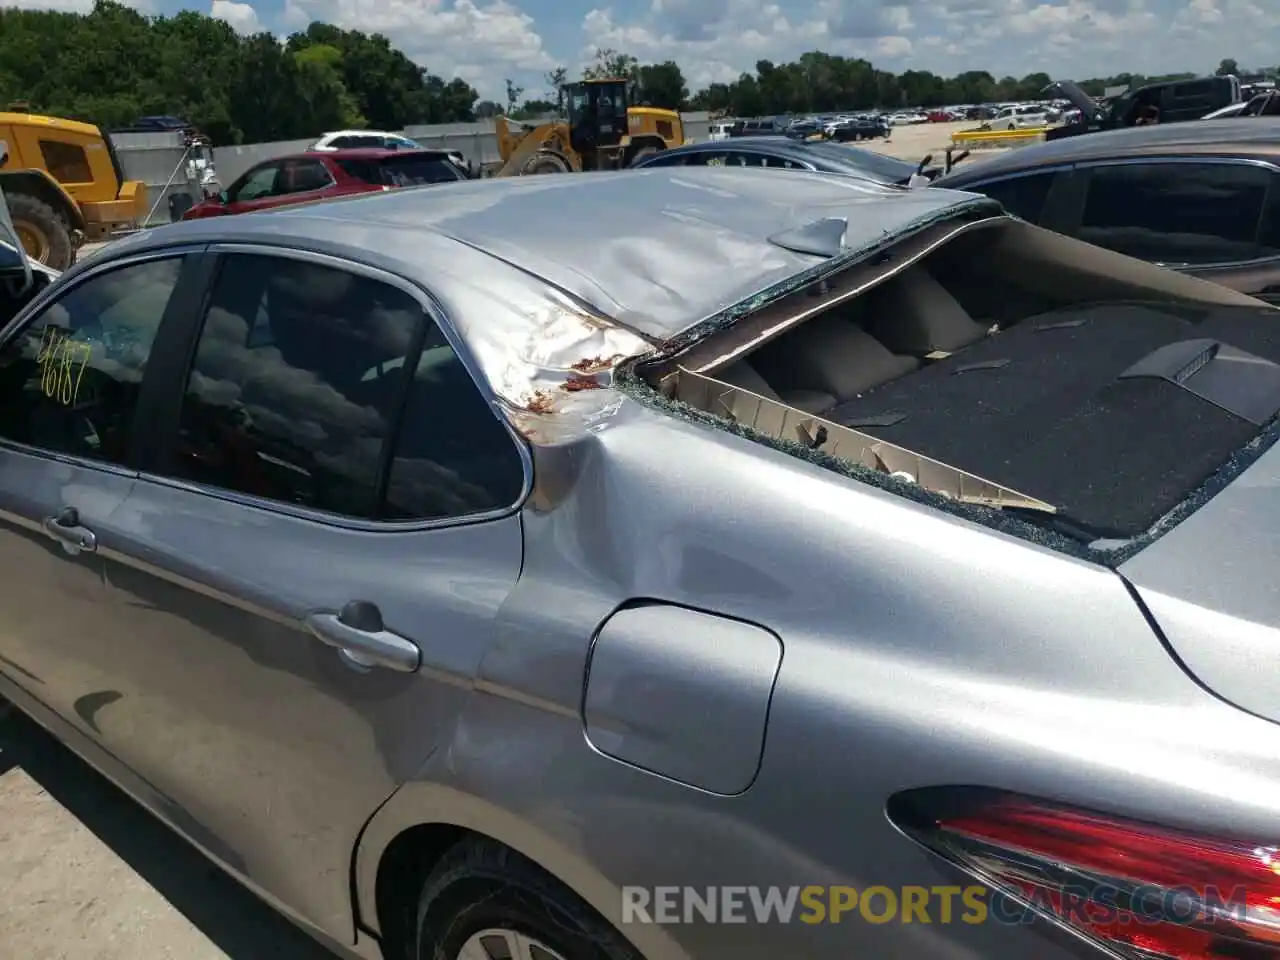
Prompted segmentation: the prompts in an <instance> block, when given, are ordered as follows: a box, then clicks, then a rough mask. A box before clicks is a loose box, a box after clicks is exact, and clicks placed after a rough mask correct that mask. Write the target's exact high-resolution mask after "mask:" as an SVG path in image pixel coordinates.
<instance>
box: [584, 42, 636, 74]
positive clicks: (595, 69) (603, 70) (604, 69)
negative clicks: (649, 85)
mask: <svg viewBox="0 0 1280 960" xmlns="http://www.w3.org/2000/svg"><path fill="white" fill-rule="evenodd" d="M639 66H640V61H638V60H637V59H636V58H635V57H633V56H631V54H629V53H619V52H618V51H617V50H614V49H613V48H612V47H606V48H605V49H603V50H598V51H596V59H595V62H594V63H592V64H591V66H589V67H587V69H586V70H585V71H583V74H582V76H583V79H585V80H618V79H630V78H631V77H633V76H635V72H636V68H638V67H639Z"/></svg>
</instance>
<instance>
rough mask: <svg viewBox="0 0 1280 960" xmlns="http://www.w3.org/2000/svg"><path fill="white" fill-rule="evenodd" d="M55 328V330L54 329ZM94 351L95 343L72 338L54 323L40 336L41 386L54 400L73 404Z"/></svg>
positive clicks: (38, 361)
mask: <svg viewBox="0 0 1280 960" xmlns="http://www.w3.org/2000/svg"><path fill="white" fill-rule="evenodd" d="M50 331H52V332H50ZM92 355H93V346H92V345H91V344H88V343H83V342H78V341H75V340H72V339H71V338H70V337H68V336H65V335H63V334H62V333H60V332H59V331H57V330H54V329H53V328H51V327H46V328H45V333H44V335H42V336H41V338H40V352H39V353H38V354H37V355H36V363H37V364H39V366H40V390H41V392H42V393H43V394H44V395H45V396H46V397H48V398H49V399H50V400H56V401H57V402H58V403H60V404H62V405H63V406H64V407H70V406H72V405H73V404H74V403H75V402H76V399H77V398H78V397H79V396H80V382H81V380H83V379H84V368H85V367H86V366H88V364H89V359H90V357H91V356H92Z"/></svg>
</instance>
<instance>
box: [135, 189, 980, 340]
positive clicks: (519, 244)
mask: <svg viewBox="0 0 1280 960" xmlns="http://www.w3.org/2000/svg"><path fill="white" fill-rule="evenodd" d="M988 207H989V208H990V209H991V212H992V213H993V214H994V215H1000V211H999V209H998V207H996V206H995V204H994V202H993V201H990V200H988V199H987V198H985V197H980V196H977V195H974V194H966V193H959V192H956V191H949V190H940V189H931V190H904V189H902V188H900V187H892V186H882V185H880V184H876V183H873V182H871V181H868V180H858V179H853V178H848V177H832V176H827V175H823V174H812V173H804V172H798V171H797V172H793V171H779V170H752V169H749V168H747V169H743V168H738V169H730V168H702V169H689V168H673V169H653V170H630V171H622V172H609V173H583V174H573V175H571V176H558V177H551V176H544V177H511V178H501V179H487V180H474V181H466V182H459V183H457V184H449V185H447V186H444V187H441V186H432V187H429V188H423V189H418V188H408V189H401V190H395V191H391V192H388V193H380V194H372V195H366V196H363V197H358V198H352V199H336V200H331V201H323V202H319V203H315V204H300V205H296V206H290V207H285V208H281V209H279V210H273V211H271V212H268V213H255V214H248V215H244V216H239V217H225V218H224V217H211V218H208V219H203V220H190V221H182V222H180V223H177V224H173V225H170V226H165V227H161V228H159V229H158V230H154V231H147V232H146V233H147V236H146V237H143V236H140V235H135V236H134V237H133V238H131V240H132V242H131V243H130V244H129V246H130V248H131V249H134V250H137V249H139V248H140V247H142V246H150V245H152V244H155V245H159V244H161V243H166V244H167V243H174V242H177V241H179V240H180V239H188V240H190V241H192V242H200V241H206V242H208V241H216V240H227V241H235V240H243V241H249V242H252V241H253V240H254V239H267V238H268V237H271V238H275V239H277V240H284V239H286V238H288V237H292V238H293V242H295V243H298V242H301V243H304V244H305V243H307V241H309V240H313V241H316V242H319V241H323V242H324V246H325V247H326V248H328V249H330V250H332V251H334V252H343V253H348V252H349V255H351V256H353V257H354V258H355V259H364V260H370V261H379V260H380V261H382V262H383V263H384V264H385V265H387V266H393V267H394V268H395V269H396V270H398V271H401V272H403V273H404V274H405V275H406V276H408V277H409V278H410V279H415V280H418V281H420V282H421V283H422V284H423V285H424V286H426V287H427V288H430V286H431V283H432V273H433V272H434V268H436V267H438V266H439V263H438V259H437V258H438V257H439V256H440V253H441V250H440V247H439V245H438V244H426V245H418V246H417V247H416V248H415V244H414V243H413V242H412V241H410V240H408V235H409V234H412V233H421V234H428V233H429V234H435V235H438V236H440V237H446V238H449V239H451V240H453V241H456V243H458V244H461V245H464V246H465V247H468V248H470V249H471V251H480V252H482V253H485V254H488V255H489V256H491V257H494V258H497V259H498V260H501V261H503V262H505V263H506V264H508V265H510V266H511V267H513V268H515V269H517V270H519V271H521V272H523V273H525V274H528V275H531V276H533V277H537V278H538V279H540V280H542V281H543V282H545V283H547V284H549V285H552V286H554V287H556V288H558V289H560V290H562V291H564V292H565V293H568V294H569V295H571V296H572V297H574V298H575V299H577V300H578V301H579V302H581V303H582V304H584V305H585V306H587V307H589V308H590V309H591V310H592V311H594V312H596V313H597V314H599V315H600V316H601V317H604V318H607V319H611V320H613V321H615V322H616V323H618V324H620V325H623V326H625V327H628V328H630V329H631V330H633V331H635V332H638V333H640V334H643V335H645V336H647V337H650V338H653V339H656V340H662V339H666V338H668V337H671V336H674V335H676V334H678V333H681V332H683V331H685V330H687V329H689V328H691V327H693V326H695V325H696V324H698V323H700V322H702V321H703V320H705V319H707V318H708V317H711V316H714V315H716V314H718V313H720V312H721V311H723V310H725V309H726V308H728V307H730V306H733V305H734V304H736V303H740V302H741V301H743V300H746V299H747V298H749V297H751V296H754V295H756V294H758V293H761V292H762V291H764V290H767V289H769V288H771V287H773V286H775V285H777V284H779V283H783V282H785V281H787V280H788V279H790V278H792V277H794V276H796V275H797V274H799V273H802V272H804V271H806V270H809V269H811V268H813V267H816V266H818V265H820V264H822V263H823V261H824V259H825V258H824V257H822V256H819V255H815V254H808V253H799V252H796V251H795V250H791V249H784V248H783V247H782V246H779V245H778V244H777V243H775V242H772V241H771V240H770V239H769V238H770V237H774V238H777V237H778V236H779V235H780V234H782V233H785V232H787V231H794V230H798V229H799V228H802V227H807V226H810V225H812V224H814V223H815V222H817V221H822V220H827V219H843V220H845V221H846V222H847V230H846V232H845V239H844V246H845V248H846V249H847V250H849V251H857V250H859V249H864V248H868V247H871V246H874V245H876V244H878V243H881V242H883V241H885V240H886V239H889V238H892V237H893V236H894V235H896V234H900V233H905V232H909V231H911V230H913V229H916V228H918V227H920V226H923V225H925V224H928V223H932V222H935V221H937V220H938V219H941V218H945V217H948V216H952V215H955V214H958V213H960V212H962V211H965V210H967V209H971V208H977V209H982V208H988ZM378 227H384V228H387V229H394V230H395V233H394V234H388V233H387V232H385V231H377V230H376V229H375V228H378ZM308 245H309V244H308ZM462 254H463V251H459V256H462ZM391 261H394V263H392V262H391ZM415 274H416V275H415Z"/></svg>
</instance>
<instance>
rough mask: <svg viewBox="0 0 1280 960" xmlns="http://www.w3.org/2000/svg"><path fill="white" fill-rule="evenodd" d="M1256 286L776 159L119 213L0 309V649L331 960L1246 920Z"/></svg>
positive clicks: (1217, 936)
mask: <svg viewBox="0 0 1280 960" xmlns="http://www.w3.org/2000/svg"><path fill="white" fill-rule="evenodd" d="M569 207H573V208H575V209H587V210H590V211H591V212H592V216H591V217H589V218H586V219H583V220H581V221H580V222H579V223H578V224H577V225H576V227H575V229H573V230H555V229H549V228H548V226H547V225H548V224H554V223H556V222H559V219H560V214H561V212H562V211H563V210H564V209H567V208H569ZM619 225H625V229H619ZM1278 317H1280V315H1278V314H1277V313H1276V312H1275V310H1274V309H1273V308H1271V307H1269V306H1266V305H1264V304H1262V303H1261V302H1259V301H1257V300H1254V299H1252V298H1250V297H1248V296H1245V295H1243V294H1239V293H1236V292H1233V291H1231V290H1228V289H1226V288H1224V287H1220V286H1216V285H1213V284H1210V283H1207V282H1204V281H1200V280H1197V279H1194V278H1191V277H1188V276H1184V275H1180V274H1177V273H1174V272H1171V271H1166V270H1163V269H1161V268H1159V267H1156V266H1154V265H1151V264H1148V263H1144V262H1140V261H1137V260H1132V259H1128V258H1126V257H1123V256H1120V255H1118V254H1114V253H1110V252H1107V251H1105V250H1102V249H1100V248H1097V247H1093V246H1089V245H1087V244H1084V243H1081V242H1079V241H1077V240H1074V239H1071V238H1068V237H1065V236H1061V235H1058V234H1054V233H1051V232H1049V231H1047V230H1044V229H1041V228H1039V227H1036V226H1034V225H1031V224H1029V223H1026V222H1024V221H1021V220H1017V219H1015V218H1013V217H1010V216H1008V215H1006V214H1005V213H1003V212H1002V210H1001V208H1000V207H999V205H998V204H996V203H995V202H994V201H992V200H989V199H987V198H985V197H980V196H976V195H972V194H965V193H957V192H951V191H947V190H942V189H929V190H917V191H909V192H904V191H902V190H900V189H895V188H891V187H883V186H879V185H876V184H873V183H869V182H865V181H859V180H854V179H842V178H832V177H824V176H821V175H816V174H809V173H802V172H790V171H782V172H777V171H764V170H758V171H757V170H751V169H730V168H720V169H716V168H704V169H690V168H683V169H676V170H665V169H654V170H636V171H629V172H623V173H616V174H611V175H609V176H593V175H583V176H580V177H529V178H512V179H507V180H487V181H475V182H470V183H463V184H459V185H457V189H453V190H450V191H449V195H448V196H447V197H444V196H442V195H441V194H440V193H439V192H438V191H431V190H428V191H420V190H413V189H409V190H402V191H397V192H395V193H394V194H389V195H374V196H371V197H365V198H358V199H350V200H337V201H331V202H325V203H319V204H314V205H306V206H296V207H291V208H288V209H287V210H282V211H280V212H279V213H276V214H273V215H272V216H270V217H231V218H221V219H211V220H203V221H192V222H187V223H182V224H178V225H174V226H168V227H163V228H160V229H158V230H154V231H146V232H142V233H139V234H136V235H133V236H130V237H128V238H125V239H122V240H120V241H118V242H117V243H114V244H112V245H111V246H110V247H108V248H107V249H105V250H104V251H103V252H102V253H101V254H99V255H98V256H96V257H94V258H93V259H92V260H90V261H86V262H85V263H82V264H80V265H78V266H76V267H75V268H73V269H72V270H70V271H69V272H68V273H67V274H65V275H64V276H63V277H62V278H60V279H59V280H58V281H56V282H55V283H53V284H52V285H51V286H50V287H49V288H48V289H46V290H44V291H42V292H40V293H39V294H37V295H36V297H35V299H34V300H33V301H32V302H31V303H30V304H28V305H27V306H25V307H23V308H22V309H21V310H20V312H19V313H18V316H17V318H16V319H15V320H14V321H13V322H12V323H10V324H9V325H8V326H7V327H6V328H5V329H4V331H3V334H2V335H0V558H2V559H3V560H4V561H5V571H6V573H5V577H4V581H3V583H4V587H3V590H4V593H3V602H4V610H5V613H6V618H5V619H6V627H5V629H4V630H2V631H0V691H2V692H3V693H4V695H5V696H6V697H8V698H9V699H11V700H12V701H13V702H14V703H15V704H17V705H18V706H19V707H20V708H22V709H23V710H25V711H28V712H29V713H30V714H31V715H32V716H34V717H35V718H36V719H37V720H39V721H40V722H41V723H43V724H45V725H46V726H48V727H49V729H51V730H52V731H53V732H54V733H55V734H57V735H58V736H59V737H61V738H62V739H63V740H64V741H65V742H66V743H68V744H69V745H70V746H71V747H72V748H74V749H75V750H76V751H78V752H79V753H80V754H81V755H83V756H84V757H86V758H87V759H89V760H90V761H91V762H93V763H94V764H96V765H97V766H99V767H100V768H101V769H102V770H104V771H105V772H107V773H108V774H109V775H110V776H111V777H112V778H113V779H115V780H116V781H117V782H118V783H120V784H121V785H122V786H123V787H124V788H125V789H126V790H128V791H129V792H130V793H131V794H132V795H133V796H134V797H135V798H137V799H138V800H139V801H140V802H141V803H142V804H144V805H145V806H147V807H148V808H149V809H151V810H152V811H153V812H155V813H156V814H157V815H158V816H160V817H162V818H163V819H164V820H165V821H166V822H167V823H169V824H170V825H171V826H172V827H173V828H174V829H175V830H177V831H178V832H179V833H181V834H182V835H183V836H185V837H186V838H187V839H188V840H190V841H191V842H192V843H194V844H195V845H197V846H198V847H199V848H200V849H201V850H203V851H204V852H205V853H206V854H207V855H208V856H209V857H210V858H211V859H212V860H214V861H215V862H217V863H218V864H219V865H220V866H221V867H223V868H224V869H226V870H227V871H229V872H230V873H231V874H232V875H234V876H235V877H236V878H238V879H239V880H240V881H242V882H244V883H245V884H247V885H248V886H249V887H250V888H251V889H253V890H254V891H256V892H257V893H259V894H260V895H262V896H263V897H264V898H266V899H267V900H268V901H269V902H270V903H271V904H272V905H273V906H275V907H276V908H278V909H279V910H281V911H282V912H284V913H285V914H287V915H288V916H289V917H291V918H292V919H293V920H294V921H295V922H297V923H299V924H300V925H302V926H303V927H305V928H306V929H307V930H308V931H309V932H311V933H312V934H313V935H315V936H316V937H317V938H319V939H321V940H323V941H324V942H325V943H326V944H328V945H329V946H330V948H332V949H333V950H335V951H336V952H338V953H340V954H341V955H343V956H347V957H353V958H354V957H359V958H366V960H374V958H382V960H406V958H413V960H515V958H520V960H639V958H646V960H724V958H726V957H733V958H735V960H778V958H784V957H796V958H810V957H812V958H817V957H843V956H858V957H871V958H877V960H889V958H908V957H909V958H912V960H961V958H963V960H979V958H981V960H1024V958H1027V957H1034V958H1036V960H1059V958H1063V960H1065V958H1069V957H1075V958H1088V957H1098V958H1103V957H1111V958H1117V957H1118V958H1124V960H1139V958H1141V960H1152V958H1157V957H1160V958H1168V957H1177V958H1216V957H1250V958H1261V957H1275V956H1278V955H1280V948H1278V946H1277V944H1278V941H1277V938H1276V935H1275V929H1276V926H1275V922H1274V921H1275V908H1274V905H1273V904H1274V903H1275V897H1277V896H1280V889H1278V888H1280V881H1277V879H1276V871H1275V867H1274V861H1275V857H1276V849H1277V838H1280V761H1277V759H1276V758H1277V757H1280V726H1278V724H1280V707H1277V704H1278V703H1280V688H1278V684H1277V681H1275V680H1273V679H1272V677H1274V676H1280V671H1273V670H1272V669H1271V666H1272V665H1273V664H1272V660H1271V658H1272V656H1274V654H1275V650H1276V648H1277V635H1278V632H1280V601H1277V600H1276V593H1275V591H1274V590H1273V589H1271V585H1270V580H1271V576H1272V572H1273V566H1272V564H1273V561H1274V560H1275V556H1276V552H1277V548H1276V544H1277V543H1280V519H1278V518H1280V494H1278V493H1277V489H1278V487H1280V453H1277V451H1276V450H1275V448H1274V446H1273V441H1274V439H1275V437H1276V433H1277V412H1278V411H1280V323H1277V318H1278Z"/></svg>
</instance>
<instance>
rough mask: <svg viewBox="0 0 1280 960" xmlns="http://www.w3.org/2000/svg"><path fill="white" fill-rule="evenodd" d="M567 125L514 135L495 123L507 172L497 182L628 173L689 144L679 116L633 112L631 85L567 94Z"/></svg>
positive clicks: (583, 85)
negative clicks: (660, 153)
mask: <svg viewBox="0 0 1280 960" xmlns="http://www.w3.org/2000/svg"><path fill="white" fill-rule="evenodd" d="M561 89H562V92H563V94H564V102H565V104H566V106H567V112H568V119H567V120H551V121H547V122H544V123H540V124H537V125H536V126H534V125H529V124H521V125H520V126H519V127H517V128H515V129H513V128H512V124H510V123H508V121H507V118H506V117H495V118H494V132H495V133H496V134H497V138H498V155H499V156H500V157H502V167H501V168H500V169H499V170H498V171H497V172H496V173H494V176H495V177H517V176H525V175H528V174H541V173H581V172H582V171H584V170H622V169H625V168H626V167H630V166H633V165H634V164H636V163H637V162H639V161H640V160H642V159H644V158H645V157H647V156H650V155H651V154H654V153H657V152H658V151H660V150H667V149H669V148H671V147H678V146H680V145H681V144H682V143H684V142H685V139H684V124H683V123H682V122H681V120H680V114H679V113H677V112H676V111H675V110H661V109H658V108H656V107H644V106H634V107H633V106H631V100H632V92H633V84H632V81H630V80H624V79H608V80H582V81H579V82H577V83H569V84H565V86H564V87H562V88H561Z"/></svg>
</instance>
